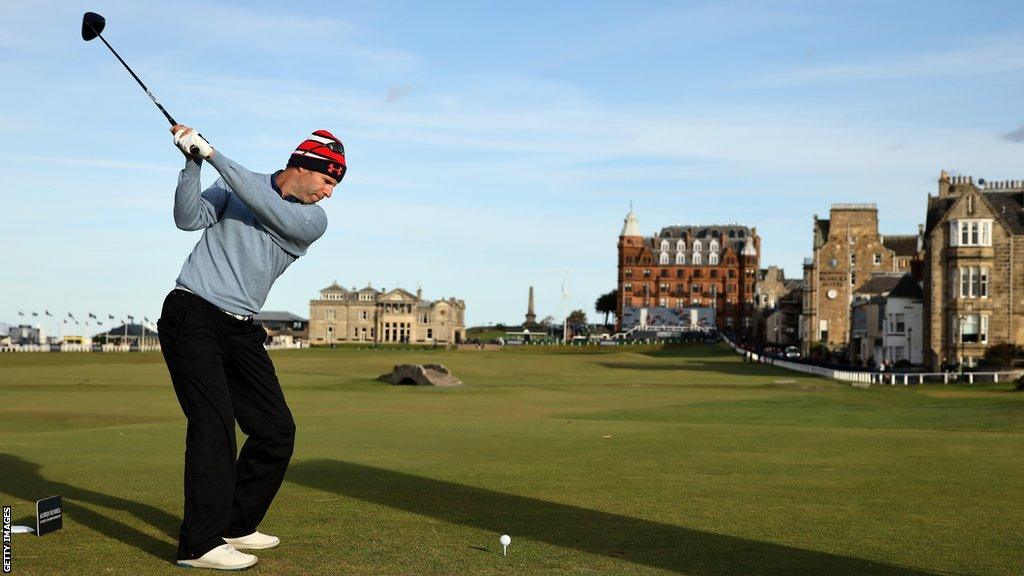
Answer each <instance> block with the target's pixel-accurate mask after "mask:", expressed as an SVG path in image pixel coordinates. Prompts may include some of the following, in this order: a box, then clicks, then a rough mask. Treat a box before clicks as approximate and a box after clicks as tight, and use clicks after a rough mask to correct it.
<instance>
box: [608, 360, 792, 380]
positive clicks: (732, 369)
mask: <svg viewBox="0 0 1024 576" xmlns="http://www.w3.org/2000/svg"><path fill="white" fill-rule="evenodd" d="M596 364H597V365H599V366H604V367H605V368H612V369H616V370H640V371H644V370H647V371H652V372H672V371H675V372H715V373H718V374H729V375H730V376H770V377H775V376H789V377H793V372H790V371H788V370H785V369H784V368H776V367H774V366H772V365H770V364H757V363H744V362H729V361H723V362H701V361H692V362H681V363H673V364H648V363H645V362H596Z"/></svg>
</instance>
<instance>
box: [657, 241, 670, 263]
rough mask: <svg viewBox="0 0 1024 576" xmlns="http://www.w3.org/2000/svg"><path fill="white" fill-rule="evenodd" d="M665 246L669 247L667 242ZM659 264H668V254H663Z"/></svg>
mask: <svg viewBox="0 0 1024 576" xmlns="http://www.w3.org/2000/svg"><path fill="white" fill-rule="evenodd" d="M665 244H666V245H667V244H668V242H665ZM666 249H667V246H666ZM658 263H659V264H668V252H662V253H661V257H660V258H659V259H658Z"/></svg>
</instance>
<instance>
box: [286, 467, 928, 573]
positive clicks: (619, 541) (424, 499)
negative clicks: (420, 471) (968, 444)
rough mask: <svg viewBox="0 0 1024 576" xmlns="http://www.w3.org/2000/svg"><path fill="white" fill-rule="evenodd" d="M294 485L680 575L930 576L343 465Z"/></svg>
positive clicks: (313, 472) (298, 471)
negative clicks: (828, 575)
mask: <svg viewBox="0 0 1024 576" xmlns="http://www.w3.org/2000/svg"><path fill="white" fill-rule="evenodd" d="M288 480H289V481H290V482H293V483H296V484H300V485H303V486H308V487H310V488H315V489H317V490H321V491H324V492H328V493H333V494H337V495H340V496H347V497H350V498H356V499H358V500H363V501H365V502H371V503H374V504H379V505H382V506H388V507H390V508H395V509H398V510H405V511H407V512H412V513H414V514H420V515H423V516H429V517H431V518H436V519H438V520H442V521H444V522H448V523H450V524H460V525H464V526H472V527H474V528H479V529H483V530H487V531H490V532H493V533H495V534H506V533H507V534H514V535H518V536H516V537H519V538H528V539H533V540H537V541H540V542H545V543H547V544H552V545H555V546H562V547H564V548H571V549H575V550H579V551H581V552H586V553H589V554H601V555H604V556H608V557H611V558H616V559H621V560H626V561H629V562H634V563H637V564H644V565H647V566H651V567H654V568H660V569H663V570H672V571H675V572H679V573H682V574H695V575H696V574H699V575H703V576H726V575H733V574H758V575H762V576H763V575H780V576H781V575H786V576H791V575H794V574H830V575H843V574H849V575H858V576H925V575H929V574H932V573H930V572H924V571H921V570H916V569H913V568H904V567H901V566H894V565H891V564H883V563H878V562H870V561H867V560H862V559H859V558H850V557H846V556H839V555H835V554H828V553H825V552H815V551H813V550H803V549H800V548H792V547H789V546H782V545H779V544H771V543H768V542H759V541H756V540H746V539H743V538H736V537H733V536H724V535H721V534H713V533H710V532H702V531H700V530H692V529H688V528H683V527H681V526H674V525H670V524H662V523H660V522H651V521H648V520H641V519H638V518H631V517H628V516H620V515H617V514H609V513H607V512H600V511H597V510H590V509H587V508H578V507H576V506H568V505H565V504H559V503H557V502H548V501H545V500H539V499H536V498H527V497H524V496H514V495H511V494H503V493H501V492H494V491H492V490H486V489H483V488H475V487H472V486H465V485H463V484H456V483H453V482H444V481H440V480H433V479H430V478H424V477H421V476H413V475H411V474H405V473H402V472H394V471H392V470H385V469H382V468H374V467H372V466H364V465H362V464H354V463H351V462H341V461H338V460H314V461H309V462H299V463H296V464H293V465H292V466H291V468H289V470H288Z"/></svg>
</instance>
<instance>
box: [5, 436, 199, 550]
mask: <svg viewBox="0 0 1024 576" xmlns="http://www.w3.org/2000/svg"><path fill="white" fill-rule="evenodd" d="M0 473H2V476H0V493H3V494H7V495H10V496H13V497H15V498H19V499H21V500H27V501H29V502H35V501H36V500H39V499H40V498H45V497H47V496H54V495H60V496H61V497H62V503H63V512H64V515H65V517H66V518H67V519H68V520H73V521H75V522H77V523H79V524H82V525H83V526H86V527H88V528H90V529H92V530H95V531H96V532H99V533H101V534H104V535H106V536H107V537H109V538H113V539H115V540H117V541H119V542H121V543H123V544H126V545H128V546H131V547H133V548H138V549H139V550H141V551H143V552H146V553H147V554H151V555H153V556H156V557H157V558H160V559H161V560H166V561H171V560H172V559H173V558H174V555H175V553H176V552H177V539H178V534H177V528H178V525H179V524H180V523H181V520H180V519H178V518H175V517H174V516H172V515H170V514H168V513H167V512H164V511H163V510H160V509H159V508H155V507H153V506H150V505H149V504H142V503H139V502H133V501H131V500H126V499H124V498H119V497H117V496H111V495H109V494H103V493H100V492H94V491H92V490H87V489H85V488H78V487H76V486H72V485H70V484H66V483H64V482H56V481H52V480H47V479H46V478H44V477H43V476H42V475H41V474H40V473H39V465H38V464H35V463H33V462H28V461H26V460H23V459H22V458H19V457H18V456H15V455H13V454H3V453H0ZM112 489H113V487H112ZM83 504H91V505H94V506H101V507H103V508H108V509H111V510H123V511H125V512H128V513H129V514H131V515H132V516H135V517H136V518H138V519H139V520H141V521H143V522H145V523H146V524H149V525H150V526H153V527H154V528H156V529H158V530H160V531H161V532H162V533H163V534H164V535H165V536H167V537H168V538H170V539H171V540H173V541H174V543H171V542H169V541H164V540H161V539H159V538H155V537H153V536H151V535H149V534H146V533H143V532H140V531H139V530H137V529H135V528H133V527H131V526H128V525H127V524H123V523H121V522H118V521H117V520H113V519H111V518H108V517H106V516H104V515H102V514H98V513H96V512H94V511H92V510H90V509H89V508H87V507H85V506H83ZM30 518H31V521H30V522H29V523H30V524H33V525H34V523H35V519H34V517H30Z"/></svg>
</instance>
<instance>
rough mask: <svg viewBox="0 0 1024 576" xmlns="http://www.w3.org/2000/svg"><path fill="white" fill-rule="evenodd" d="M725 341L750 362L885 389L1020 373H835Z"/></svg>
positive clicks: (1010, 377)
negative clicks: (883, 385) (883, 386)
mask: <svg viewBox="0 0 1024 576" xmlns="http://www.w3.org/2000/svg"><path fill="white" fill-rule="evenodd" d="M725 341H726V342H728V343H729V345H730V346H732V349H733V350H735V351H736V352H738V353H740V354H743V355H744V356H745V357H746V358H747V359H749V360H750V361H752V362H761V363H764V364H771V365H773V366H778V367H780V368H785V369H787V370H793V371H795V372H803V373H804V374H815V375H817V376H824V377H825V378H832V379H833V380H842V381H844V382H852V383H853V384H854V385H857V384H865V385H870V384H885V385H889V386H896V385H902V386H910V385H911V384H938V383H942V384H949V383H952V382H966V383H968V384H975V383H982V382H1012V381H1013V380H1015V379H1016V378H1018V377H1019V376H1020V375H1021V374H1022V372H1021V371H1020V370H1016V371H1008V372H964V373H963V374H961V373H958V372H870V371H863V372H861V371H854V370H839V369H836V368H827V367H825V366H815V365H813V364H802V363H800V362H790V361H788V360H783V359H781V358H777V357H775V356H767V355H765V356H762V355H760V354H757V353H756V352H751V351H750V350H745V349H743V348H740V347H739V346H737V345H736V344H734V343H733V342H731V341H730V340H729V339H726V340H725Z"/></svg>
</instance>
